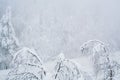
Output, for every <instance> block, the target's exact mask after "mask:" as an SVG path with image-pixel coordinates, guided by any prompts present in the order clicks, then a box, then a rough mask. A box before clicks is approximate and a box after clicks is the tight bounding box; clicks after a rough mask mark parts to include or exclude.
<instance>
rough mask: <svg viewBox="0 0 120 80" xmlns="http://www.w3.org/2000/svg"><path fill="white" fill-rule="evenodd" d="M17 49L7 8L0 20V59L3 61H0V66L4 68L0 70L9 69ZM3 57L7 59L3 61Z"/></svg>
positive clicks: (9, 12)
mask: <svg viewBox="0 0 120 80" xmlns="http://www.w3.org/2000/svg"><path fill="white" fill-rule="evenodd" d="M17 48H18V40H17V38H16V37H15V32H14V29H13V25H12V20H11V9H10V8H8V9H7V10H6V13H5V14H4V15H3V17H2V18H1V20H0V58H2V59H3V60H1V61H0V66H4V67H3V68H0V69H7V68H9V63H10V61H11V59H12V56H13V54H14V53H15V51H16V50H17ZM5 57H9V59H8V58H6V60H5Z"/></svg>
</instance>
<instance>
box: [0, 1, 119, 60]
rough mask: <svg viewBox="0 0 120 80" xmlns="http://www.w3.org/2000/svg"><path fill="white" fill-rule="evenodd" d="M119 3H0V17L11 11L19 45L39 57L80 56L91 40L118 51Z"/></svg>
mask: <svg viewBox="0 0 120 80" xmlns="http://www.w3.org/2000/svg"><path fill="white" fill-rule="evenodd" d="M119 4H120V1H119V0H0V18H1V17H2V15H3V14H4V13H5V9H6V8H7V7H8V6H10V7H11V8H12V21H13V26H14V29H15V32H16V36H17V38H18V39H19V41H20V44H21V46H26V47H29V48H34V49H35V50H36V51H37V53H38V54H39V56H40V57H42V58H48V57H51V56H55V55H57V54H59V53H64V54H65V55H66V56H67V57H76V56H78V55H79V54H80V46H81V45H82V44H83V43H84V42H86V41H88V40H91V39H98V40H101V41H103V42H105V43H107V44H109V45H110V46H111V47H112V49H113V50H114V51H119V50H120V44H119V43H120V37H119V34H120V5H119Z"/></svg>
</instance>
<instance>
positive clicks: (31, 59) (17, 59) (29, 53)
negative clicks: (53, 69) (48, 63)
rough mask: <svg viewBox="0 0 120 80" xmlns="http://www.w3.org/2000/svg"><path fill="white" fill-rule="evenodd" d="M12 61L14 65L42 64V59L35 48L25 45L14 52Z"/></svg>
mask: <svg viewBox="0 0 120 80" xmlns="http://www.w3.org/2000/svg"><path fill="white" fill-rule="evenodd" d="M12 63H13V64H14V67H17V66H19V65H24V64H26V65H27V64H28V65H29V64H32V65H42V61H41V59H40V58H39V56H38V55H37V54H36V52H35V50H32V49H29V48H26V47H24V48H22V49H20V50H19V51H18V52H16V53H15V55H14V57H13V61H12Z"/></svg>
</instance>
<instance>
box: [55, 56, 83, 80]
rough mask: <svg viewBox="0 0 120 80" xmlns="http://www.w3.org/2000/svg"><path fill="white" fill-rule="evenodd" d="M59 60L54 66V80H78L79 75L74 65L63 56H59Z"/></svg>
mask: <svg viewBox="0 0 120 80" xmlns="http://www.w3.org/2000/svg"><path fill="white" fill-rule="evenodd" d="M59 57H61V58H59V60H58V61H57V65H56V66H55V75H54V79H55V80H79V79H80V78H81V73H80V71H79V69H78V67H77V65H76V64H75V63H73V62H72V61H70V60H67V59H64V57H63V54H60V56H59Z"/></svg>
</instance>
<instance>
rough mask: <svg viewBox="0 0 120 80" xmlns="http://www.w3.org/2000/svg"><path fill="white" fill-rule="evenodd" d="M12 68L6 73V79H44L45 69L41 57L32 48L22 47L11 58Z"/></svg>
mask: <svg viewBox="0 0 120 80" xmlns="http://www.w3.org/2000/svg"><path fill="white" fill-rule="evenodd" d="M12 63H13V64H14V68H13V70H11V71H10V72H9V74H8V78H7V80H44V79H45V76H46V71H45V70H44V68H43V66H42V62H41V59H40V58H39V56H38V55H37V54H36V53H35V51H34V50H32V49H29V48H22V49H21V50H19V51H18V52H17V53H16V54H15V55H14V58H13V62H12Z"/></svg>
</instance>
